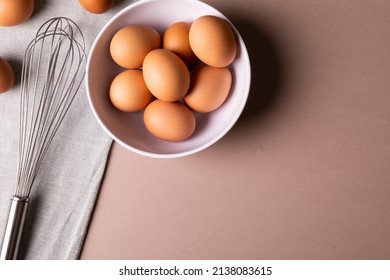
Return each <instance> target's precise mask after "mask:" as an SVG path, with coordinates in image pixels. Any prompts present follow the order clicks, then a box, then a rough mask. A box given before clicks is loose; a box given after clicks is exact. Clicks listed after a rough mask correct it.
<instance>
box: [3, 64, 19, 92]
mask: <svg viewBox="0 0 390 280" xmlns="http://www.w3.org/2000/svg"><path fill="white" fill-rule="evenodd" d="M14 80H15V77H14V71H13V70H12V68H11V66H10V65H9V63H8V62H7V61H6V60H5V59H3V58H2V57H0V93H4V92H6V91H8V90H9V89H11V88H12V86H13V85H14Z"/></svg>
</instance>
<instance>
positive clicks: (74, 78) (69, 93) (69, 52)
mask: <svg viewBox="0 0 390 280" xmlns="http://www.w3.org/2000/svg"><path fill="white" fill-rule="evenodd" d="M85 64H86V54H85V40H84V37H83V35H82V32H81V30H80V28H79V27H78V26H77V24H76V23H75V22H73V21H72V20H70V19H68V18H64V17H57V18H53V19H50V20H48V21H46V22H45V23H44V24H43V25H42V26H41V27H40V28H39V30H38V32H37V33H36V36H35V38H34V39H33V40H32V41H31V42H30V44H29V45H28V46H27V49H26V51H25V54H24V58H23V67H22V74H21V86H20V131H19V163H18V169H17V178H16V188H15V192H14V196H13V197H12V198H11V205H10V210H9V215H8V221H7V225H6V230H5V233H4V237H3V242H2V249H1V255H0V259H16V258H17V254H18V249H19V244H20V239H21V234H22V230H23V225H24V222H25V218H26V214H27V208H28V204H29V200H30V199H29V196H30V192H31V189H32V186H33V183H34V179H35V178H36V176H37V174H38V172H39V169H40V166H41V165H42V162H43V159H44V157H45V154H46V153H47V151H48V149H49V146H50V143H51V142H52V140H53V138H54V136H55V134H56V132H57V130H58V128H59V127H60V124H61V122H62V120H63V119H64V117H65V116H66V114H67V112H68V110H69V108H70V106H71V104H72V102H73V100H74V98H75V96H76V93H77V92H78V90H79V88H80V86H81V83H82V81H83V79H84V76H85Z"/></svg>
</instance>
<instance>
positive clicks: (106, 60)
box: [86, 0, 251, 158]
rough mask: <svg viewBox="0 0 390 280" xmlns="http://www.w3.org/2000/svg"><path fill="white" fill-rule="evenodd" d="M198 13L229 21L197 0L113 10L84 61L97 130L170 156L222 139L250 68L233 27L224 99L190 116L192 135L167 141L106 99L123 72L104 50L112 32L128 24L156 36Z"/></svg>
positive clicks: (134, 147) (241, 100) (152, 1)
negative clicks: (232, 51)
mask: <svg viewBox="0 0 390 280" xmlns="http://www.w3.org/2000/svg"><path fill="white" fill-rule="evenodd" d="M202 15H216V16H218V17H221V18H224V19H226V20H227V21H228V22H229V23H230V24H231V22H230V21H229V20H228V19H227V18H226V17H225V16H224V15H223V14H221V13H220V12H219V11H217V10H216V9H214V8H213V7H211V6H209V5H207V4H205V3H203V2H201V1H197V0H180V1H177V0H141V1H138V2H136V3H134V4H131V5H130V6H128V7H127V8H125V9H123V10H122V11H120V12H119V13H118V14H116V15H115V16H114V17H113V18H112V19H111V20H110V21H109V22H107V24H106V25H105V26H104V27H103V29H102V30H101V31H100V33H99V34H98V36H97V38H96V40H95V42H94V44H93V45H92V48H91V51H90V54H89V57H88V64H87V71H86V86H87V93H88V99H89V103H90V105H91V108H92V110H93V113H94V115H95V117H96V118H97V120H98V122H99V124H100V125H101V126H102V127H103V129H104V130H105V131H106V132H107V133H108V134H109V135H110V136H111V137H112V138H113V139H114V140H115V141H116V142H118V143H120V144H121V145H123V146H124V147H126V148H127V149H129V150H131V151H134V152H137V153H139V154H142V155H146V156H151V157H158V158H173V157H180V156H185V155H190V154H193V153H196V152H198V151H201V150H203V149H205V148H207V147H209V146H210V145H212V144H213V143H215V142H216V141H218V140H219V139H220V138H222V137H223V136H224V135H225V134H226V133H227V132H228V131H229V130H230V129H231V128H232V126H233V125H234V124H235V122H236V121H237V119H238V118H239V116H240V114H241V112H242V110H243V108H244V106H245V103H246V101H247V98H248V94H249V87H250V80H251V71H250V62H249V57H248V52H247V50H246V47H245V44H244V42H243V40H242V38H241V36H240V34H239V33H238V31H237V29H236V28H235V27H234V26H233V24H231V27H232V28H233V30H234V32H235V34H236V38H237V39H238V52H237V57H236V59H235V60H234V62H233V63H232V64H231V65H230V66H229V67H230V70H231V71H232V75H233V83H232V87H231V91H230V93H229V96H228V98H227V100H226V101H225V102H224V104H223V105H222V106H221V107H219V108H218V109H217V110H215V111H213V112H211V113H208V114H195V117H196V121H197V123H196V129H195V132H194V134H193V135H192V136H191V137H190V138H188V139H187V140H185V141H182V142H168V141H163V140H159V139H157V138H156V137H154V136H152V135H151V134H150V133H149V132H148V131H147V130H146V128H145V125H144V123H143V111H141V112H138V113H124V112H120V111H119V110H117V109H115V108H114V107H113V105H112V104H111V102H110V100H109V95H108V92H109V87H110V84H111V81H112V80H113V78H114V77H115V76H116V75H117V74H118V73H120V72H121V71H123V70H124V69H122V68H121V67H119V66H118V65H116V64H115V62H114V61H113V60H112V58H111V56H110V52H109V46H110V41H111V38H112V37H113V35H114V34H115V33H116V32H117V31H118V30H119V29H121V28H122V27H124V26H126V25H131V24H138V25H148V26H151V27H153V28H155V29H156V30H157V31H158V32H159V33H160V34H161V35H162V34H163V32H164V30H165V29H166V28H167V27H168V26H170V25H171V24H173V23H175V22H177V21H187V22H193V21H194V20H195V19H197V18H198V17H200V16H202Z"/></svg>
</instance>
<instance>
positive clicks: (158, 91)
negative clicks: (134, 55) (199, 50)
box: [143, 49, 190, 102]
mask: <svg viewBox="0 0 390 280" xmlns="http://www.w3.org/2000/svg"><path fill="white" fill-rule="evenodd" d="M143 74H144V79H145V83H146V86H147V87H148V89H149V90H150V92H151V93H152V94H153V95H154V96H155V97H157V98H158V99H161V100H164V101H170V102H174V101H177V100H179V99H181V98H182V97H183V96H184V95H185V94H186V93H187V91H188V88H189V86H190V73H189V71H188V69H187V67H186V65H185V64H184V62H183V61H182V60H181V59H180V58H179V57H178V56H177V55H176V54H174V53H173V52H171V51H170V50H166V49H155V50H153V51H151V52H150V53H148V55H147V56H146V57H145V60H144V63H143Z"/></svg>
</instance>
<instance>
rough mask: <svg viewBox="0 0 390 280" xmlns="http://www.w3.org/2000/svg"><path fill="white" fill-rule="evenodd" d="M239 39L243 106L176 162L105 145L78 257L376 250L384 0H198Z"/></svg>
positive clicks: (387, 70)
mask: <svg viewBox="0 0 390 280" xmlns="http://www.w3.org/2000/svg"><path fill="white" fill-rule="evenodd" d="M205 2H207V3H209V4H211V5H213V6H214V7H215V8H217V9H219V10H220V11H221V12H222V13H224V14H225V15H226V16H227V17H228V18H229V19H231V21H232V22H233V23H234V24H235V25H236V27H237V28H238V30H239V31H240V33H241V35H242V36H243V38H244V40H245V42H246V44H247V47H248V51H249V54H250V57H251V63H252V76H253V78H252V80H253V82H252V87H251V92H250V97H249V100H248V104H247V106H246V108H245V111H244V113H243V115H242V117H241V118H240V119H239V121H238V123H237V124H236V125H235V126H234V128H233V129H232V130H231V131H230V132H229V133H228V134H227V135H226V136H225V137H224V138H223V139H222V140H221V141H219V142H218V143H216V144H215V145H213V146H212V147H210V148H208V149H206V150H205V151H203V152H201V153H199V154H196V155H193V156H189V157H185V158H179V159H172V160H159V159H151V158H146V157H142V156H140V155H137V154H135V153H132V152H130V151H127V150H125V149H124V148H122V147H121V146H119V145H118V144H114V145H113V147H112V151H111V155H110V159H109V162H108V166H107V170H106V175H105V179H104V182H103V184H102V187H101V192H100V196H99V199H98V201H97V205H96V209H95V212H94V216H93V219H92V221H91V225H90V228H89V233H88V236H87V239H86V242H85V245H84V250H83V253H82V256H81V258H82V259H389V258H390V242H389V241H390V240H389V239H390V172H389V167H390V129H389V123H390V109H389V105H390V94H389V93H390V92H389V89H390V52H389V51H390V2H389V1H387V0H383V1H381V0H375V1H366V0H353V1H352V0H350V1H348V0H344V1H336V0H334V1H325V0H320V1H311V0H306V1H305V0H299V1H283V0H275V1H257V0H246V1H244V0H241V1H222V0H208V1H205Z"/></svg>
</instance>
